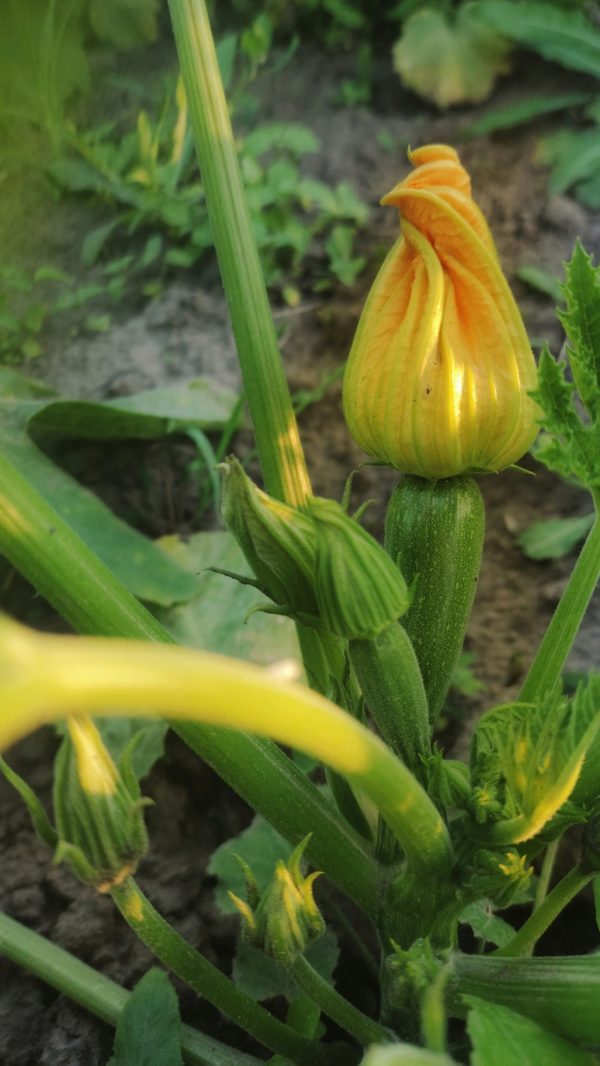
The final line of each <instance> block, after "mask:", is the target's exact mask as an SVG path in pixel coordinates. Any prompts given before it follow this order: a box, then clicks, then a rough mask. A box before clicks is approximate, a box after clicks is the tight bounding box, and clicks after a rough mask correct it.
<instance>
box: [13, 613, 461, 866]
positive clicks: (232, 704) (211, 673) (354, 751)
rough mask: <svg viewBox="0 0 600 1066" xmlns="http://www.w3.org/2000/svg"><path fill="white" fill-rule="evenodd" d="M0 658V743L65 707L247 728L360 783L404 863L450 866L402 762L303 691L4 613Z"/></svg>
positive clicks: (196, 658) (193, 657)
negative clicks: (50, 630)
mask: <svg viewBox="0 0 600 1066" xmlns="http://www.w3.org/2000/svg"><path fill="white" fill-rule="evenodd" d="M0 664H1V665H2V668H3V669H2V673H3V681H4V684H3V686H2V692H3V696H4V705H3V708H2V712H1V713H0V747H1V746H2V744H3V743H4V744H7V743H8V742H10V741H13V740H15V739H17V738H18V737H19V736H23V735H24V734H26V733H27V732H28V731H29V730H31V729H33V728H35V727H36V726H37V725H40V724H41V723H43V722H46V721H52V720H55V719H56V718H60V717H64V716H65V715H66V714H68V713H70V712H73V711H74V710H77V711H79V712H81V713H85V712H87V713H99V714H107V713H111V714H115V713H116V714H126V713H127V714H131V713H133V714H137V715H142V714H147V712H148V707H159V708H161V710H163V712H168V713H169V714H170V715H172V716H173V717H175V718H182V719H188V720H189V719H192V720H193V721H199V722H204V723H207V724H210V725H216V726H224V727H226V728H230V729H236V730H237V729H242V730H250V731H251V732H253V733H257V734H261V735H266V736H271V737H273V738H274V739H275V740H278V741H279V742H280V743H283V744H288V745H290V746H291V747H293V748H297V749H299V750H300V751H305V752H307V754H309V755H312V756H313V757H314V758H317V759H319V760H320V761H323V762H325V763H326V764H327V765H328V766H330V767H331V768H332V769H334V770H337V771H338V772H340V773H342V774H344V775H345V776H346V777H347V778H348V779H349V780H350V781H351V782H352V783H354V784H355V785H356V786H357V787H358V788H359V789H362V791H363V792H364V793H365V794H366V795H367V796H368V797H370V799H371V800H372V801H373V803H375V805H376V806H377V807H378V809H379V810H380V811H381V813H382V814H383V816H384V817H385V819H386V821H387V822H388V824H389V826H390V828H391V829H392V830H393V831H394V833H395V834H396V836H397V838H398V840H399V842H400V845H401V847H402V849H403V851H404V854H405V856H406V859H407V861H408V864H409V866H410V867H411V868H412V869H413V870H415V871H417V870H418V871H420V872H421V873H422V874H424V875H427V874H429V875H433V874H434V873H442V872H446V871H447V870H448V869H449V868H450V866H451V864H452V847H451V843H450V837H449V834H448V830H447V829H446V826H445V824H444V821H443V819H442V818H441V816H440V814H439V812H438V811H437V809H436V807H435V806H434V804H433V803H432V801H431V800H430V799H429V797H428V795H427V793H426V792H425V791H424V789H423V788H422V787H421V786H420V785H419V783H418V781H417V780H416V779H415V778H414V777H413V775H412V774H411V773H410V771H409V770H408V769H407V768H406V766H404V764H403V763H401V762H400V761H399V759H397V758H396V757H395V755H394V754H393V753H392V752H391V751H390V750H389V748H387V747H386V746H385V744H383V743H382V741H380V740H379V739H378V738H377V737H376V736H374V734H373V733H371V732H370V731H369V730H368V729H366V728H365V727H364V726H363V725H361V723H360V722H357V721H356V720H355V719H354V718H351V717H350V715H348V714H346V712H345V711H342V710H340V709H339V707H336V706H335V704H333V703H330V702H329V701H328V700H326V699H325V698H324V697H322V696H320V695H318V694H317V693H315V692H312V691H311V690H310V689H307V688H304V687H303V686H300V685H296V684H291V683H289V682H285V681H281V680H279V679H277V678H275V677H273V676H272V675H270V674H269V672H268V671H266V670H264V669H261V668H259V667H256V666H251V665H250V664H249V663H242V662H238V661H237V660H234V659H225V658H224V657H222V656H220V655H214V654H211V653H208V652H196V651H192V650H191V649H188V648H178V647H173V646H170V647H169V646H165V645H163V646H158V645H153V646H151V645H149V644H144V643H137V642H136V643H133V642H131V641H121V640H115V639H111V640H106V639H101V638H93V637H57V636H49V635H45V634H44V635H41V634H37V633H35V632H34V631H33V630H27V629H26V628H25V627H23V626H19V625H17V624H16V623H14V622H10V621H9V620H8V619H4V620H0ZM174 679H176V683H174ZM333 846H334V847H335V841H333Z"/></svg>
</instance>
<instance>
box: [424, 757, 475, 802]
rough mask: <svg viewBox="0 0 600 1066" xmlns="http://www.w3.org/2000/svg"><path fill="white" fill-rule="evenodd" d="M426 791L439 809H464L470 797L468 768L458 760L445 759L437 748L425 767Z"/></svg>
mask: <svg viewBox="0 0 600 1066" xmlns="http://www.w3.org/2000/svg"><path fill="white" fill-rule="evenodd" d="M427 777H428V781H427V791H428V793H429V795H430V796H431V798H432V800H433V801H434V803H438V804H439V805H440V806H441V807H464V806H465V805H466V804H467V802H468V800H469V798H470V796H471V773H470V771H469V767H468V766H467V765H466V764H465V763H464V762H460V761H459V760H458V759H445V758H444V756H443V755H442V752H441V751H440V750H439V748H437V749H436V750H435V751H434V752H433V755H432V756H431V757H430V759H429V761H428V765H427Z"/></svg>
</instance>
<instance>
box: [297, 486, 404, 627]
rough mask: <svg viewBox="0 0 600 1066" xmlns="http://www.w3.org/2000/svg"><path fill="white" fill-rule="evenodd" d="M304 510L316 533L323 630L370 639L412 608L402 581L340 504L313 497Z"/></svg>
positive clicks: (367, 535) (316, 590)
mask: <svg viewBox="0 0 600 1066" xmlns="http://www.w3.org/2000/svg"><path fill="white" fill-rule="evenodd" d="M304 510H305V512H306V514H308V515H309V516H310V518H311V519H312V520H313V523H314V528H315V534H316V538H315V540H316V572H315V592H316V597H317V605H318V610H319V615H320V618H321V621H322V622H323V625H324V626H325V627H326V628H327V629H329V630H331V632H332V633H335V634H336V635H337V636H339V637H344V638H345V639H346V640H372V639H373V638H374V637H376V636H377V635H378V634H379V633H381V632H382V631H383V630H384V629H385V628H386V627H387V626H388V625H390V623H391V622H395V621H396V620H397V619H398V618H399V617H400V615H402V614H404V612H405V611H406V610H407V609H408V606H409V603H410V598H409V594H408V590H407V588H406V582H405V581H404V578H403V577H402V575H401V573H400V571H399V570H398V568H397V567H396V566H395V565H394V563H393V562H392V560H391V559H390V557H389V556H388V555H387V553H386V552H385V551H384V549H383V548H382V547H381V545H380V544H378V543H377V541H376V540H375V539H374V537H372V536H371V535H370V534H369V533H367V531H366V530H364V529H363V528H362V526H359V524H358V522H355V521H354V520H353V519H352V518H349V517H348V515H347V514H345V513H344V511H343V510H342V508H341V507H340V505H339V504H337V503H335V502H334V501H333V500H325V499H321V498H320V497H315V498H313V499H311V500H309V501H308V503H307V504H306V505H305V508H304Z"/></svg>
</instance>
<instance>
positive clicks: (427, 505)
mask: <svg viewBox="0 0 600 1066" xmlns="http://www.w3.org/2000/svg"><path fill="white" fill-rule="evenodd" d="M484 531H485V510H484V506H483V500H482V498H481V493H480V491H479V488H478V487H477V484H476V482H475V481H474V480H473V478H471V477H450V478H440V479H439V480H437V481H427V480H426V479H425V478H421V477H412V476H409V475H406V476H405V477H403V478H402V479H401V481H400V483H399V484H398V485H397V487H396V488H395V489H394V492H393V493H392V495H391V497H390V500H389V503H388V507H387V513H386V517H385V547H386V549H387V551H388V552H389V554H390V555H391V557H392V559H393V560H394V562H395V563H396V565H397V566H398V569H399V570H400V572H401V574H402V575H403V577H404V579H405V581H406V582H407V584H408V585H409V586H410V587H412V588H413V595H412V602H411V604H410V607H409V609H408V611H407V612H406V614H404V615H403V616H402V625H403V626H404V629H405V630H406V632H407V633H408V636H409V638H410V640H411V642H412V645H413V648H414V649H415V654H416V656H417V659H418V662H419V666H420V667H421V673H422V675H423V683H424V686H425V692H426V694H427V702H428V704H429V717H430V720H431V721H432V722H434V721H435V719H436V717H437V715H438V714H439V712H440V710H441V709H442V706H443V704H444V701H445V699H446V695H447V692H448V688H449V686H450V684H451V682H452V675H453V673H454V670H455V667H456V663H457V661H458V657H459V655H460V651H461V648H462V646H463V641H464V638H465V630H466V628H467V624H468V621H469V617H470V614H471V608H472V606H473V597H474V595H475V588H476V586H477V578H478V575H479V567H480V564H481V553H482V549H483V535H484Z"/></svg>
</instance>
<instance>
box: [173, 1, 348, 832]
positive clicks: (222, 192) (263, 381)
mask: <svg viewBox="0 0 600 1066" xmlns="http://www.w3.org/2000/svg"><path fill="white" fill-rule="evenodd" d="M169 7H170V11H171V19H172V22H173V30H174V33H175V40H176V43H177V50H178V54H179V61H180V65H181V72H182V76H183V80H184V84H185V89H186V94H187V98H188V105H189V109H190V116H191V121H192V127H193V131H194V137H195V141H196V151H197V154H198V160H199V163H200V170H201V173H202V179H203V184H204V193H205V197H206V205H207V208H208V212H209V216H210V220H211V227H212V232H213V237H214V241H215V247H216V251H217V257H218V260H219V267H220V270H221V277H222V280H223V287H224V289H225V293H226V296H227V301H228V305H229V312H230V315H231V322H232V326H233V331H234V334H235V339H236V344H237V351H238V357H239V361H240V366H241V370H242V375H243V379H244V387H245V392H246V397H247V400H248V406H249V408H250V415H251V418H252V424H253V426H254V433H255V436H256V445H257V450H258V455H259V459H260V463H261V467H262V471H263V476H264V479H265V487H266V489H267V492H269V493H270V494H271V495H272V496H275V497H277V498H278V499H281V500H284V501H285V502H286V503H289V504H292V505H296V506H297V505H300V504H302V503H304V502H305V501H306V499H307V498H308V497H309V496H310V495H311V486H310V480H309V476H308V472H307V469H306V463H305V459H304V454H303V451H302V445H301V442H300V437H299V434H298V427H297V424H296V418H295V415H294V412H293V408H292V403H291V398H290V394H289V389H288V386H287V382H286V379H285V375H284V371H283V365H282V361H281V355H280V352H279V346H278V344H277V337H276V334H275V328H274V325H273V317H272V315H271V309H270V306H269V300H268V296H267V291H266V288H265V283H264V278H263V274H262V269H261V265H260V259H259V256H258V250H257V247H256V241H255V239H254V234H253V230H252V222H251V219H250V213H249V210H248V204H247V200H246V196H245V191H244V184H243V180H242V175H241V171H240V167H239V162H238V157H237V151H236V146H235V140H234V135H233V131H232V128H231V121H230V117H229V111H228V107H227V100H226V98H225V93H224V91H223V84H222V81H221V75H220V71H219V64H218V61H217V55H216V51H215V47H214V42H213V37H212V31H211V27H210V21H209V18H208V12H207V10H206V5H205V3H204V0H169ZM298 636H299V639H300V645H301V648H302V656H303V660H304V665H305V668H306V672H307V676H308V678H309V683H310V684H311V685H312V686H313V687H315V688H316V689H317V691H319V692H322V693H326V692H327V690H328V686H329V676H328V674H327V673H326V674H325V676H324V677H323V676H322V669H321V668H322V664H323V648H322V643H323V641H322V638H320V637H319V636H318V635H317V634H315V633H312V632H310V631H308V630H305V629H303V627H302V626H298ZM325 655H327V648H325ZM336 798H338V799H339V801H340V804H341V808H342V810H343V811H344V812H345V814H346V816H347V817H348V819H349V821H350V822H351V824H354V825H355V826H360V827H361V829H362V830H364V828H365V827H364V825H363V822H362V821H361V813H360V810H359V808H358V806H357V804H356V802H355V801H354V802H353V796H352V793H351V790H350V788H349V786H348V784H347V783H346V782H344V781H343V780H341V779H340V780H338V781H337V782H336Z"/></svg>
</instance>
